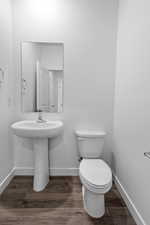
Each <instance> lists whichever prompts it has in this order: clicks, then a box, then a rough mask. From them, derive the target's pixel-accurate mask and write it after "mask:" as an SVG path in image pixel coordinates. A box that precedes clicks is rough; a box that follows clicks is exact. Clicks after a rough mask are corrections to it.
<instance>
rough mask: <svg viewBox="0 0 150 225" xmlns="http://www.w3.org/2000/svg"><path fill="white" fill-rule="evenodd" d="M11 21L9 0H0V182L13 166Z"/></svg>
mask: <svg viewBox="0 0 150 225" xmlns="http://www.w3.org/2000/svg"><path fill="white" fill-rule="evenodd" d="M11 22H12V17H11V5H10V1H9V0H0V67H1V68H3V69H4V70H5V81H4V84H3V85H2V86H0V184H1V182H2V181H3V180H4V179H5V178H6V176H7V175H8V173H9V172H10V171H11V169H12V167H13V149H12V148H11V147H10V135H9V124H10V122H11V120H12V112H13V107H12V106H13V104H12V102H13V98H12V91H13V88H12V87H13V77H12V61H11V59H12V58H11V57H12V52H11V51H12V24H11ZM11 104H12V105H11Z"/></svg>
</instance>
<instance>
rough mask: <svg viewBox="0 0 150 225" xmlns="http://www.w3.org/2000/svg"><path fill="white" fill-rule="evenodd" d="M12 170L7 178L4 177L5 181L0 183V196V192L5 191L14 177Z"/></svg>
mask: <svg viewBox="0 0 150 225" xmlns="http://www.w3.org/2000/svg"><path fill="white" fill-rule="evenodd" d="M14 172H15V171H14V169H12V170H11V171H10V172H9V174H8V175H7V177H5V179H4V180H3V181H2V182H1V183H0V194H2V192H3V191H4V190H5V188H6V187H7V185H8V184H9V183H10V181H11V180H12V179H13V177H14Z"/></svg>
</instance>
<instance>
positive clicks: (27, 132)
mask: <svg viewBox="0 0 150 225" xmlns="http://www.w3.org/2000/svg"><path fill="white" fill-rule="evenodd" d="M11 128H12V130H13V132H14V134H15V135H17V136H19V137H22V138H32V139H33V145H34V162H35V165H34V184H33V188H34V190H35V191H42V190H43V189H44V188H45V186H46V185H47V183H48V182H49V160H48V139H49V138H53V137H56V136H58V135H59V134H60V133H61V132H62V130H63V123H62V122H61V121H46V122H42V123H39V122H37V121H33V120H25V121H19V122H16V123H14V124H12V126H11Z"/></svg>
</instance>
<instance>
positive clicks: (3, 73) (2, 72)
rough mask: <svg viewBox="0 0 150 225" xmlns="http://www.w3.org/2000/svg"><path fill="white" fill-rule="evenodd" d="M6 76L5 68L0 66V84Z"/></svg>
mask: <svg viewBox="0 0 150 225" xmlns="http://www.w3.org/2000/svg"><path fill="white" fill-rule="evenodd" d="M4 76H5V72H4V70H3V69H2V68H1V67H0V85H1V84H2V83H3V82H4Z"/></svg>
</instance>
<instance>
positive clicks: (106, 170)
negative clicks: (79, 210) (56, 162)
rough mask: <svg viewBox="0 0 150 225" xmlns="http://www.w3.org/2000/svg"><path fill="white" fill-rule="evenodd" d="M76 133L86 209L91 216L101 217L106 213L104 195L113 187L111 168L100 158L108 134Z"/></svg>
mask: <svg viewBox="0 0 150 225" xmlns="http://www.w3.org/2000/svg"><path fill="white" fill-rule="evenodd" d="M75 134H76V137H77V143H78V150H79V155H80V157H81V159H82V160H81V162H80V166H79V176H80V180H81V183H82V196H83V204H84V209H85V211H86V212H87V213H88V215H90V216H91V217H94V218H100V217H102V216H103V215H104V213H105V201H104V195H105V193H107V192H108V191H109V190H110V188H111V187H112V172H111V169H110V167H109V166H108V165H107V163H106V162H104V161H103V160H102V159H100V156H101V155H102V152H103V145H104V137H105V135H106V134H105V132H103V131H98V130H96V131H94V130H92V131H91V130H77V131H76V132H75Z"/></svg>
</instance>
